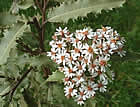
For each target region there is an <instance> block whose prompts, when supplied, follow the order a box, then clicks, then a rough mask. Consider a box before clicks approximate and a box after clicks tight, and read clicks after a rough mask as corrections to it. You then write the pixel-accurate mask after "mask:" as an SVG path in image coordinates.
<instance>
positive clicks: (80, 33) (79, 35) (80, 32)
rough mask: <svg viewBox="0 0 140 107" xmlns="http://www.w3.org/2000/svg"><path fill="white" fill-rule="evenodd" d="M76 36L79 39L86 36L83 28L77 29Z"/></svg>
mask: <svg viewBox="0 0 140 107" xmlns="http://www.w3.org/2000/svg"><path fill="white" fill-rule="evenodd" d="M75 37H76V39H78V40H82V38H83V37H84V35H83V34H82V30H76V33H75Z"/></svg>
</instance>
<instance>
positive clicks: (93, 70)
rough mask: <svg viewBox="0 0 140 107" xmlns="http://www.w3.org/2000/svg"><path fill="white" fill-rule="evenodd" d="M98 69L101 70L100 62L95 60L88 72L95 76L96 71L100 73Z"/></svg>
mask: <svg viewBox="0 0 140 107" xmlns="http://www.w3.org/2000/svg"><path fill="white" fill-rule="evenodd" d="M98 69H99V66H98V62H97V60H94V61H93V62H92V63H90V65H89V69H88V71H89V72H90V73H91V74H93V73H95V71H98Z"/></svg>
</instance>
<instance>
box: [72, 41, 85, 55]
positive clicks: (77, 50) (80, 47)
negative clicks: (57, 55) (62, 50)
mask: <svg viewBox="0 0 140 107" xmlns="http://www.w3.org/2000/svg"><path fill="white" fill-rule="evenodd" d="M82 51H83V44H82V43H80V42H78V43H77V44H76V46H74V50H71V53H73V55H74V56H75V57H78V56H80V52H82Z"/></svg>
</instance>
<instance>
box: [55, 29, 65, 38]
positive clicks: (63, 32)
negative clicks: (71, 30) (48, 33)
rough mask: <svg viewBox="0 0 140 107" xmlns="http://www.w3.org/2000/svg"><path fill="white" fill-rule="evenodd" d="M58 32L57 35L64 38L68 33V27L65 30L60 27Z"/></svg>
mask: <svg viewBox="0 0 140 107" xmlns="http://www.w3.org/2000/svg"><path fill="white" fill-rule="evenodd" d="M56 31H57V32H55V35H61V36H62V37H64V35H65V34H67V33H68V30H67V27H65V28H64V29H62V28H61V27H59V28H58V29H56Z"/></svg>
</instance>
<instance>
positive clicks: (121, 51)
mask: <svg viewBox="0 0 140 107" xmlns="http://www.w3.org/2000/svg"><path fill="white" fill-rule="evenodd" d="M117 53H118V55H120V57H123V56H125V55H126V51H124V50H123V46H122V45H120V46H119V48H118V51H117Z"/></svg>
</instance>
